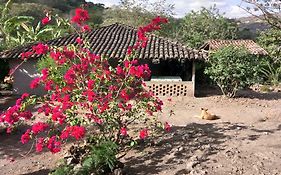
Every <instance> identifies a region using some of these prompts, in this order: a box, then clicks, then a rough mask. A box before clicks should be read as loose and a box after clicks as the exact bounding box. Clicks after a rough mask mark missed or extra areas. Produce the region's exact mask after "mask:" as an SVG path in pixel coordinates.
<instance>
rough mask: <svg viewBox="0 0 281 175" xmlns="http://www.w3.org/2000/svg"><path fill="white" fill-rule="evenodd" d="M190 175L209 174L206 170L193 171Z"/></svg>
mask: <svg viewBox="0 0 281 175" xmlns="http://www.w3.org/2000/svg"><path fill="white" fill-rule="evenodd" d="M189 174H190V175H204V174H208V173H207V171H204V170H192V171H191V172H190V173H189Z"/></svg>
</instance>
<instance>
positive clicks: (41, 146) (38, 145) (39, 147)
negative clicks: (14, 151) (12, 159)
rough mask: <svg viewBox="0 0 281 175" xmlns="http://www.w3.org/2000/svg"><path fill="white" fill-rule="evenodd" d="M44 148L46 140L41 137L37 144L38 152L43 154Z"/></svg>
mask: <svg viewBox="0 0 281 175" xmlns="http://www.w3.org/2000/svg"><path fill="white" fill-rule="evenodd" d="M43 146H44V138H42V137H40V138H39V139H38V140H37V142H36V145H35V147H36V152H41V151H42V150H43Z"/></svg>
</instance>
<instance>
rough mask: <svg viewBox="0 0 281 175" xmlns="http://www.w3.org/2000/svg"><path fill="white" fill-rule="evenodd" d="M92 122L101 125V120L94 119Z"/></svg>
mask: <svg viewBox="0 0 281 175" xmlns="http://www.w3.org/2000/svg"><path fill="white" fill-rule="evenodd" d="M94 122H95V123H97V124H99V125H101V124H102V123H103V120H102V119H101V118H98V117H94Z"/></svg>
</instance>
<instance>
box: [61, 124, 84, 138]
mask: <svg viewBox="0 0 281 175" xmlns="http://www.w3.org/2000/svg"><path fill="white" fill-rule="evenodd" d="M85 132H86V130H85V128H84V127H82V126H68V127H66V129H65V130H64V131H63V132H62V133H61V136H60V138H61V139H67V138H68V137H69V136H72V137H74V138H75V139H76V140H79V139H81V138H83V137H84V136H85Z"/></svg>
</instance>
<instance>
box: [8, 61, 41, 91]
mask: <svg viewBox="0 0 281 175" xmlns="http://www.w3.org/2000/svg"><path fill="white" fill-rule="evenodd" d="M20 63H21V61H20V60H15V59H14V60H10V61H9V64H10V68H11V69H12V68H15V67H16V66H17V65H19V64H20ZM36 64H37V60H36V59H30V60H28V61H27V62H25V63H23V64H22V65H21V66H20V67H19V68H18V69H17V70H16V71H15V73H14V83H13V93H14V94H16V95H21V94H23V93H29V94H35V95H43V94H44V93H45V92H44V89H43V87H38V88H36V89H31V88H30V87H29V84H30V83H31V81H32V80H33V79H34V78H36V77H38V76H39V75H40V74H38V73H37V69H36Z"/></svg>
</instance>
